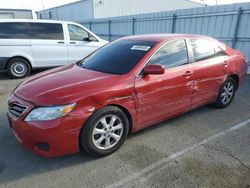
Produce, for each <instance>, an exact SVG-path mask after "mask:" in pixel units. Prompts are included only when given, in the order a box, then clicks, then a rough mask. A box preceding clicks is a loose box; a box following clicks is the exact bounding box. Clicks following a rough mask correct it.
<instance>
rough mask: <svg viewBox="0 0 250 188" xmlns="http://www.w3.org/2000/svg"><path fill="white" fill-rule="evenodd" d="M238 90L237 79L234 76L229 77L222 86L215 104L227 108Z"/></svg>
mask: <svg viewBox="0 0 250 188" xmlns="http://www.w3.org/2000/svg"><path fill="white" fill-rule="evenodd" d="M235 92H236V81H235V79H234V78H232V77H229V78H227V79H226V81H225V82H224V84H223V85H222V87H221V88H220V91H219V94H218V97H217V100H216V101H215V103H214V104H215V106H216V107H218V108H225V107H227V106H229V105H230V103H231V102H232V101H233V98H234V95H235Z"/></svg>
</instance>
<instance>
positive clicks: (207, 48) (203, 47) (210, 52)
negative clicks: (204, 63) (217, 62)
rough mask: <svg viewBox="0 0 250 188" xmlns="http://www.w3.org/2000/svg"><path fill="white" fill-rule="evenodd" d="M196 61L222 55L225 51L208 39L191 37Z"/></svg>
mask: <svg viewBox="0 0 250 188" xmlns="http://www.w3.org/2000/svg"><path fill="white" fill-rule="evenodd" d="M190 42H191V45H192V49H193V53H194V58H195V61H201V60H205V59H209V58H213V57H217V56H221V55H226V54H225V52H224V51H223V50H222V49H220V48H219V47H218V46H216V45H215V44H214V43H213V42H212V41H210V40H208V39H191V40H190Z"/></svg>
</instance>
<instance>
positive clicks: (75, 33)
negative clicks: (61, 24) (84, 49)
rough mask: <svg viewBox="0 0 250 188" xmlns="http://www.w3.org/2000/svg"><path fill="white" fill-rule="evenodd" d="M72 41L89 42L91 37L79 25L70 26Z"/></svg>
mask: <svg viewBox="0 0 250 188" xmlns="http://www.w3.org/2000/svg"><path fill="white" fill-rule="evenodd" d="M68 29H69V36H70V40H75V41H88V40H89V38H90V36H89V33H88V32H87V31H85V30H84V29H83V28H81V27H79V26H77V25H72V24H69V25H68Z"/></svg>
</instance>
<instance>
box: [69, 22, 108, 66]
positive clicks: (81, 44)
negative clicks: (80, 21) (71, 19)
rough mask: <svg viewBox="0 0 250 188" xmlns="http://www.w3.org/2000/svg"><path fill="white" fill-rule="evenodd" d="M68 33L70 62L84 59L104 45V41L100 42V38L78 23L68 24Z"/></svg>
mask: <svg viewBox="0 0 250 188" xmlns="http://www.w3.org/2000/svg"><path fill="white" fill-rule="evenodd" d="M68 34H69V44H68V53H69V62H70V63H74V62H76V61H78V60H80V59H83V58H84V57H86V56H87V55H89V54H90V53H91V52H93V51H95V50H97V49H98V48H100V47H101V46H103V45H104V43H103V42H99V40H98V39H96V38H95V37H94V36H93V35H91V34H90V33H89V32H87V31H86V30H85V29H84V28H82V27H80V26H78V25H74V24H68Z"/></svg>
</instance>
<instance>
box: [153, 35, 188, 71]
mask: <svg viewBox="0 0 250 188" xmlns="http://www.w3.org/2000/svg"><path fill="white" fill-rule="evenodd" d="M187 63H188V55H187V47H186V42H185V40H175V41H171V42H169V43H167V44H166V45H164V46H163V47H161V48H160V49H159V50H158V51H157V52H156V53H155V54H154V56H153V57H152V58H151V59H150V61H149V64H161V65H164V66H165V67H167V68H171V67H177V66H181V65H184V64H187Z"/></svg>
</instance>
